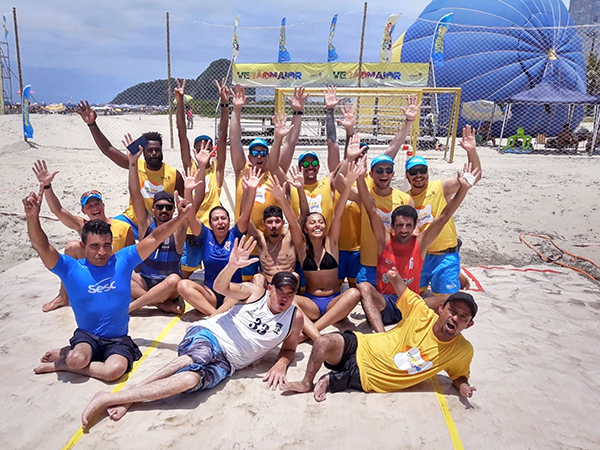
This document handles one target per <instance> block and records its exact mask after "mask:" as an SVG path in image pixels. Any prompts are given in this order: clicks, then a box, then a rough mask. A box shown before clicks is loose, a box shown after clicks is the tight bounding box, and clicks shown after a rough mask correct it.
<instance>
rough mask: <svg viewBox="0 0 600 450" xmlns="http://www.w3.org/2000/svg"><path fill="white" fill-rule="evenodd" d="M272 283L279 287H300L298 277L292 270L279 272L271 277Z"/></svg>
mask: <svg viewBox="0 0 600 450" xmlns="http://www.w3.org/2000/svg"><path fill="white" fill-rule="evenodd" d="M271 284H272V285H273V286H275V288H277V289H281V288H282V287H283V286H291V287H292V288H293V289H294V290H296V289H298V278H296V276H295V275H294V274H293V273H291V272H277V273H276V274H275V275H273V278H272V279H271Z"/></svg>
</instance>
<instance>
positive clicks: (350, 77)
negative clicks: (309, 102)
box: [233, 63, 429, 87]
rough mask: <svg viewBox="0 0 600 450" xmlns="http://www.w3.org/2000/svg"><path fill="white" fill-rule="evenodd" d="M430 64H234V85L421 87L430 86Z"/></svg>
mask: <svg viewBox="0 0 600 450" xmlns="http://www.w3.org/2000/svg"><path fill="white" fill-rule="evenodd" d="M428 75H429V64H428V63H363V65H362V71H361V72H360V73H359V72H358V63H284V64H276V63H273V64H234V65H233V82H234V83H239V84H242V85H244V86H263V87H268V86H270V87H290V86H306V87H325V86H331V85H334V86H340V87H343V86H346V87H351V86H358V78H359V76H360V78H361V80H362V81H361V86H364V87H376V86H382V87H411V86H414V87H421V86H427V78H428Z"/></svg>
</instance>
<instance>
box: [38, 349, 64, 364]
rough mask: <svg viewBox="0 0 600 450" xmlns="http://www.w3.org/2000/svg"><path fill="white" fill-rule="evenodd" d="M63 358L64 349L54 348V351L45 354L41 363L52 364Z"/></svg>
mask: <svg viewBox="0 0 600 450" xmlns="http://www.w3.org/2000/svg"><path fill="white" fill-rule="evenodd" d="M61 356H64V355H63V354H62V348H53V349H52V350H48V351H47V352H46V353H44V356H42V357H41V358H40V362H43V363H51V362H54V361H56V360H57V359H58V358H60V357H61Z"/></svg>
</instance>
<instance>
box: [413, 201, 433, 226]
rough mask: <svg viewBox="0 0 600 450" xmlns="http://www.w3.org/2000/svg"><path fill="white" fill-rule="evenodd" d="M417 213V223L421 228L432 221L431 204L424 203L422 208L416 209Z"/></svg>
mask: <svg viewBox="0 0 600 450" xmlns="http://www.w3.org/2000/svg"><path fill="white" fill-rule="evenodd" d="M417 213H418V218H417V225H418V226H419V228H422V227H423V226H425V225H427V224H429V223H431V222H433V219H434V217H433V213H432V209H431V205H425V206H423V207H422V208H419V209H417Z"/></svg>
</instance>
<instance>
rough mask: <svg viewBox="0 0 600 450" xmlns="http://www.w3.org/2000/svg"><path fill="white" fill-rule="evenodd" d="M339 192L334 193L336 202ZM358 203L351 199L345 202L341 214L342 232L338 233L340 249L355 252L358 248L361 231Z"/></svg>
mask: <svg viewBox="0 0 600 450" xmlns="http://www.w3.org/2000/svg"><path fill="white" fill-rule="evenodd" d="M339 198H340V193H339V192H336V193H335V201H336V203H337V201H338V199H339ZM360 222H361V218H360V205H359V204H358V203H356V202H353V201H352V200H348V201H347V202H346V208H344V215H343V216H342V232H341V234H340V240H339V246H340V251H345V252H356V251H358V250H360V232H361V223H360Z"/></svg>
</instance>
